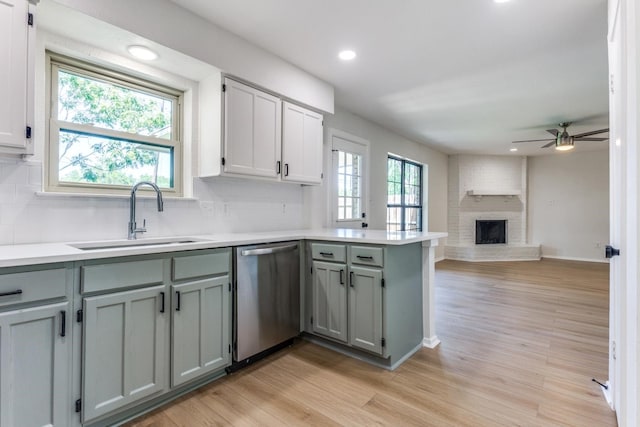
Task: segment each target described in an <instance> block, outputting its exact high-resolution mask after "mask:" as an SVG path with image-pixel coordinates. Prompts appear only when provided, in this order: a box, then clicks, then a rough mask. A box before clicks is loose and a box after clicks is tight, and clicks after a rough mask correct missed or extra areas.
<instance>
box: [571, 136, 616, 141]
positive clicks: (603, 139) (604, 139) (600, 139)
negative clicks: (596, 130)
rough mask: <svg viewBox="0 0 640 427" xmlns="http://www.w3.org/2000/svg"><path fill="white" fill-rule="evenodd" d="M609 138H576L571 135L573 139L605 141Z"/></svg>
mask: <svg viewBox="0 0 640 427" xmlns="http://www.w3.org/2000/svg"><path fill="white" fill-rule="evenodd" d="M608 139H609V138H576V137H575V136H574V137H573V140H574V141H606V140H608Z"/></svg>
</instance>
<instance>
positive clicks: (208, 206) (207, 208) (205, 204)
mask: <svg viewBox="0 0 640 427" xmlns="http://www.w3.org/2000/svg"><path fill="white" fill-rule="evenodd" d="M214 207H215V206H214V204H213V202H212V201H201V202H200V209H202V210H203V211H204V212H209V213H211V212H213V209H214Z"/></svg>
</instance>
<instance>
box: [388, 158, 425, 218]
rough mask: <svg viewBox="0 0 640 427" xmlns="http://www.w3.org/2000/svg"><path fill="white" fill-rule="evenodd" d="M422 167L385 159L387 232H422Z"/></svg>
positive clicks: (394, 159) (398, 160)
mask: <svg viewBox="0 0 640 427" xmlns="http://www.w3.org/2000/svg"><path fill="white" fill-rule="evenodd" d="M422 193H423V192H422V165H420V164H418V163H415V162H412V161H409V160H405V159H401V158H398V157H394V156H389V157H388V158H387V230H388V231H422Z"/></svg>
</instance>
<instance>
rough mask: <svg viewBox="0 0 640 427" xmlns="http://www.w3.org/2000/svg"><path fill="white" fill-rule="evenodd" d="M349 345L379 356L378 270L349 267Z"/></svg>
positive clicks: (380, 315) (381, 289) (381, 288)
mask: <svg viewBox="0 0 640 427" xmlns="http://www.w3.org/2000/svg"><path fill="white" fill-rule="evenodd" d="M349 282H350V283H349V325H350V327H349V331H350V333H349V344H351V345H352V346H353V347H357V348H361V349H363V350H367V351H370V352H373V353H378V354H382V293H383V287H382V270H381V269H379V268H369V267H359V266H351V267H350V273H349Z"/></svg>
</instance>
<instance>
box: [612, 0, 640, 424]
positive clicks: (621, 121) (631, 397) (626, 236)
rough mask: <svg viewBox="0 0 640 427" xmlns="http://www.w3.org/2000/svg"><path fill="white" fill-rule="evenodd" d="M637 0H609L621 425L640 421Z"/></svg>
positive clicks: (615, 385) (616, 378) (615, 365)
mask: <svg viewBox="0 0 640 427" xmlns="http://www.w3.org/2000/svg"><path fill="white" fill-rule="evenodd" d="M639 36H640V9H639V8H638V6H637V0H610V1H609V34H608V38H609V74H610V77H609V79H610V96H609V98H610V123H609V126H610V129H611V130H610V141H611V142H610V147H611V148H610V155H611V158H610V167H611V171H610V179H611V201H610V206H611V208H610V209H611V210H610V213H611V230H610V232H611V242H610V243H611V245H612V246H614V247H616V248H619V249H620V256H618V257H614V258H612V259H611V265H610V272H611V273H610V281H611V283H610V290H611V291H610V293H611V295H610V326H609V327H610V341H611V347H610V352H609V382H610V387H609V392H608V394H609V395H610V400H611V402H612V406H613V408H614V409H615V411H616V416H617V419H618V425H620V426H637V425H638V421H640V420H639V417H638V407H639V406H640V394H639V392H638V383H639V378H638V374H639V370H638V345H639V341H640V337H639V336H638V331H639V324H638V316H637V313H638V305H639V293H638V281H639V272H638V250H639V248H638V240H639V239H638V236H639V229H638V198H639V197H638V196H639V194H638V191H639V185H638V160H639V154H638V134H639V132H640V131H639V129H638V125H639V121H638V111H639V109H640V105H639V101H640V96H639V95H640V88H639V87H638V85H637V82H638V81H639V77H640V70H638V55H637V48H638V38H639Z"/></svg>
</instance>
